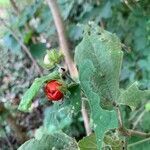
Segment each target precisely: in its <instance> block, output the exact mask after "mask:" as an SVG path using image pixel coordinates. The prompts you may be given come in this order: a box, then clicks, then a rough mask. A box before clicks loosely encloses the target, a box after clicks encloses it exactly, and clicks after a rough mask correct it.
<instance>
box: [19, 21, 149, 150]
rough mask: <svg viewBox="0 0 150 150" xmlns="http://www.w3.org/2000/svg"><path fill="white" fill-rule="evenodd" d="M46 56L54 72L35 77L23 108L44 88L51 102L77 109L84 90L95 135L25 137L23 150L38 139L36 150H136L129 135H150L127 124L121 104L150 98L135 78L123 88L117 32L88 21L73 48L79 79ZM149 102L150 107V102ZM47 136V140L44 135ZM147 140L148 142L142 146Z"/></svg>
mask: <svg viewBox="0 0 150 150" xmlns="http://www.w3.org/2000/svg"><path fill="white" fill-rule="evenodd" d="M48 55H50V54H48ZM46 57H47V58H51V57H50V56H46ZM47 58H45V59H47ZM48 60H49V63H51V64H53V65H50V68H53V71H51V73H50V74H49V75H47V76H43V77H41V78H37V79H35V81H34V82H33V84H32V85H31V87H30V88H29V89H28V90H27V92H26V93H25V94H24V96H23V98H22V100H21V103H20V105H19V110H21V111H29V110H30V106H31V103H32V100H33V99H34V97H35V96H36V95H37V94H38V92H39V90H40V89H41V88H42V87H44V89H45V90H44V91H45V94H46V96H47V97H48V99H49V100H50V101H55V103H57V102H58V101H59V100H61V99H63V101H64V102H65V101H67V102H69V103H66V105H67V106H70V109H72V110H74V112H77V111H79V109H80V108H81V107H80V106H81V99H82V98H81V93H82V95H83V96H84V97H86V98H87V100H88V103H89V106H90V112H91V118H90V119H91V127H92V129H93V134H91V135H89V136H87V137H84V138H83V139H82V140H81V141H79V142H78V144H77V143H76V142H75V140H74V139H72V138H70V137H68V136H67V135H65V134H62V133H57V134H50V135H47V136H48V137H47V138H46V137H45V136H43V137H42V138H40V139H32V140H30V141H28V142H26V143H25V144H23V146H21V147H20V148H19V150H22V149H24V150H26V149H27V148H28V149H29V148H33V149H34V146H33V144H34V143H37V144H38V147H37V149H36V150H42V149H45V150H49V149H61V150H78V149H80V150H89V149H91V150H102V149H103V150H107V149H112V150H123V149H124V150H125V149H131V150H132V149H135V145H134V144H132V145H128V143H127V139H128V138H129V137H132V136H139V137H142V138H147V137H150V133H144V132H142V131H135V130H132V129H127V128H126V127H125V125H124V122H123V119H122V110H121V107H122V106H123V105H125V106H128V107H129V108H130V109H131V110H132V111H134V110H135V109H136V108H138V107H139V106H140V104H141V103H142V102H143V101H144V102H147V100H148V99H150V90H140V89H139V88H138V83H137V82H135V83H132V84H131V85H130V86H129V87H127V88H126V89H121V88H120V86H119V78H120V72H121V66H122V60H123V51H122V44H121V42H120V40H119V38H118V37H117V36H116V35H115V34H112V33H110V32H108V31H105V30H104V29H102V28H100V27H99V26H97V25H96V24H94V23H90V24H88V25H85V26H84V34H83V39H82V41H81V42H80V43H79V44H78V45H77V47H76V49H75V62H76V65H77V67H78V71H79V79H78V81H79V82H76V81H74V80H73V79H71V77H68V75H66V74H62V72H60V71H58V70H59V69H58V67H57V66H58V64H57V63H56V62H55V63H53V62H51V61H52V60H55V59H48ZM45 61H46V60H45ZM57 62H59V61H57ZM46 63H47V62H46ZM47 66H48V63H47ZM52 66H53V67H52ZM54 68H55V69H54ZM64 76H65V78H64ZM64 85H65V86H64ZM64 87H65V88H64ZM64 89H65V90H64ZM81 89H82V90H81ZM146 106H147V107H146V108H148V106H149V105H148V104H147V105H146ZM64 107H65V105H64ZM58 110H59V107H58ZM45 138H46V139H47V141H45V140H44V139H45ZM56 139H57V140H56ZM38 141H39V143H40V145H39V143H38ZM58 141H60V142H58ZM91 141H92V142H91ZM145 141H147V140H145ZM45 143H46V144H45ZM142 144H143V143H142ZM142 144H139V145H138V148H137V149H140V148H141V147H142ZM146 144H147V143H144V146H145V145H146ZM32 146H33V147H32ZM39 146H41V147H40V148H39ZM141 149H142V148H141ZM141 149H140V150H141ZM143 150H144V149H143ZM145 150H146V149H145Z"/></svg>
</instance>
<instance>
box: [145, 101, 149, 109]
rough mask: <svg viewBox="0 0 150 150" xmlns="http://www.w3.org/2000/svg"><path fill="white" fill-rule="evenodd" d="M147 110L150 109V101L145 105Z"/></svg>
mask: <svg viewBox="0 0 150 150" xmlns="http://www.w3.org/2000/svg"><path fill="white" fill-rule="evenodd" d="M145 110H146V111H150V102H149V103H147V104H146V105H145Z"/></svg>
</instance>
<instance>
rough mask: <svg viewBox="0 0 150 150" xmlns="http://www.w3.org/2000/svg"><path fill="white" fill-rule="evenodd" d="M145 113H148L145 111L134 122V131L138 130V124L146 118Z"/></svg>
mask: <svg viewBox="0 0 150 150" xmlns="http://www.w3.org/2000/svg"><path fill="white" fill-rule="evenodd" d="M145 113H146V111H145V110H144V111H143V112H142V113H141V114H140V115H139V117H138V118H137V120H136V121H135V122H134V124H133V128H132V129H135V128H136V126H137V125H138V123H139V122H140V120H141V119H142V117H143V116H144V114H145Z"/></svg>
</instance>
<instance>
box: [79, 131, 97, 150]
mask: <svg viewBox="0 0 150 150" xmlns="http://www.w3.org/2000/svg"><path fill="white" fill-rule="evenodd" d="M78 145H79V148H80V150H97V144H96V137H95V134H91V135H89V136H86V137H84V138H83V139H82V140H80V141H79V142H78Z"/></svg>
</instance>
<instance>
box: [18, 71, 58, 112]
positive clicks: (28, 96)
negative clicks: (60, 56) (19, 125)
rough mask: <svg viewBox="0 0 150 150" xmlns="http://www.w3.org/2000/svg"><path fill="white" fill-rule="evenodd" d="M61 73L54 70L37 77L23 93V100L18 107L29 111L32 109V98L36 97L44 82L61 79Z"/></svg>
mask: <svg viewBox="0 0 150 150" xmlns="http://www.w3.org/2000/svg"><path fill="white" fill-rule="evenodd" d="M59 77H60V76H59V73H58V72H53V73H51V74H49V75H47V76H43V77H41V78H36V79H35V80H34V82H33V84H32V85H31V87H30V88H29V89H28V90H27V91H26V92H25V94H24V95H23V97H22V99H21V102H20V104H19V107H18V109H19V110H21V111H24V112H27V111H29V110H30V107H31V104H32V100H33V99H34V97H35V96H36V95H37V94H38V92H39V90H40V89H41V87H42V86H43V84H44V83H45V82H46V81H49V80H53V79H59Z"/></svg>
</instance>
